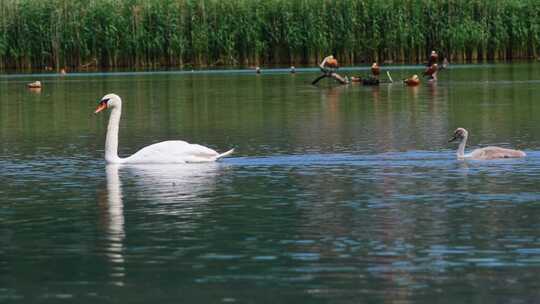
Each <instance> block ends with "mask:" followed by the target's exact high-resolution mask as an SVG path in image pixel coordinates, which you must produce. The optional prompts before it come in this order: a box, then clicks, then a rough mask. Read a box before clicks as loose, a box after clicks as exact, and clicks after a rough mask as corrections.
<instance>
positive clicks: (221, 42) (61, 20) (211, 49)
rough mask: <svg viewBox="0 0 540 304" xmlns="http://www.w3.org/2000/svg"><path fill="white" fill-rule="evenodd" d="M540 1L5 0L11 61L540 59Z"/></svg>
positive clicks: (3, 39) (0, 25)
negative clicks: (432, 52) (436, 54)
mask: <svg viewBox="0 0 540 304" xmlns="http://www.w3.org/2000/svg"><path fill="white" fill-rule="evenodd" d="M539 47H540V5H538V0H506V1H502V0H493V1H484V0H472V1H471V0H445V1H440V0H422V1H420V0H418V1H408V0H335V1H330V0H196V1H195V0H2V1H0V66H1V67H2V68H32V67H34V68H44V67H46V66H49V67H52V68H56V69H58V68H60V67H64V66H67V67H72V68H84V67H91V66H93V67H95V66H98V67H157V66H214V65H258V64H281V65H285V64H313V63H315V62H317V61H318V60H320V58H321V57H323V56H324V55H327V54H330V53H333V54H335V55H337V56H338V58H339V59H340V61H341V62H342V63H345V64H354V63H361V62H370V61H373V60H378V61H394V62H413V63H414V62H421V61H423V60H425V57H426V55H427V53H428V52H429V51H430V50H431V49H436V50H438V51H439V52H440V53H441V54H442V55H443V56H445V57H448V58H449V59H450V60H484V59H512V58H514V59H516V58H536V57H537V56H538V52H539Z"/></svg>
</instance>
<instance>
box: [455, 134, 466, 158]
mask: <svg viewBox="0 0 540 304" xmlns="http://www.w3.org/2000/svg"><path fill="white" fill-rule="evenodd" d="M467 137H468V135H467V134H465V136H463V139H462V140H461V141H460V142H459V147H458V149H457V153H456V154H457V157H458V158H465V145H466V144H467Z"/></svg>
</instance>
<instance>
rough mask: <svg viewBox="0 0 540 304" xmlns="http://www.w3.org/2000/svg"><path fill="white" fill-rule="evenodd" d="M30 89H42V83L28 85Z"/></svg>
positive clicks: (36, 82)
mask: <svg viewBox="0 0 540 304" xmlns="http://www.w3.org/2000/svg"><path fill="white" fill-rule="evenodd" d="M26 86H27V87H28V88H30V89H41V81H39V80H38V81H34V82H31V83H29V84H27V85H26Z"/></svg>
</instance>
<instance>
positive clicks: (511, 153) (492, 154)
mask: <svg viewBox="0 0 540 304" xmlns="http://www.w3.org/2000/svg"><path fill="white" fill-rule="evenodd" d="M468 136H469V132H467V130H465V129H464V128H457V129H456V130H455V131H454V136H453V137H452V138H450V139H449V140H448V142H453V141H456V140H459V147H458V150H457V152H456V155H457V158H458V159H473V160H491V159H501V158H521V157H525V156H527V154H526V153H525V152H523V151H520V150H514V149H506V148H501V147H485V148H480V149H476V150H473V151H472V152H471V153H467V154H465V145H466V143H467V138H468Z"/></svg>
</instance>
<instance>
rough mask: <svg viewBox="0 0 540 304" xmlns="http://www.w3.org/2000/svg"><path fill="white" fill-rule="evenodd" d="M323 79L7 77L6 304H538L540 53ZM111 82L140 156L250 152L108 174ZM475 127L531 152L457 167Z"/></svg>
mask: <svg viewBox="0 0 540 304" xmlns="http://www.w3.org/2000/svg"><path fill="white" fill-rule="evenodd" d="M421 69H422V67H419V66H417V67H402V68H394V69H392V70H391V72H392V76H393V77H394V78H395V79H400V78H404V77H405V76H407V75H408V74H412V73H418V72H420V71H421ZM343 73H345V74H349V75H351V74H365V73H367V71H366V70H362V71H358V70H346V71H344V72H343ZM317 75H318V74H317V73H316V72H314V71H311V72H309V71H308V72H301V73H297V74H295V75H291V74H288V73H284V72H269V71H264V72H263V74H261V75H255V74H253V73H252V72H250V73H212V72H207V73H138V74H137V73H133V74H130V73H121V74H114V73H112V74H70V75H67V76H65V77H57V76H52V75H33V76H28V75H26V76H25V75H0V185H1V187H0V198H1V199H0V202H1V203H0V229H1V230H0V302H15V303H23V302H24V303H30V302H39V303H59V302H62V301H64V302H70V303H413V302H414V303H534V302H539V301H540V221H539V219H540V151H538V150H539V149H540V121H539V118H540V99H539V94H538V92H540V64H513V65H507V64H498V65H468V66H465V65H463V66H460V65H455V66H452V68H451V69H450V70H446V71H442V72H441V73H440V75H439V78H440V80H439V82H438V83H437V84H434V85H429V84H426V83H424V84H422V85H421V86H419V87H416V88H410V87H405V86H403V85H401V84H400V83H395V84H393V85H381V86H380V87H363V86H359V85H350V86H341V87H336V86H335V85H334V84H333V83H332V82H330V81H326V80H323V81H321V83H320V86H318V87H314V86H311V85H310V84H309V82H310V81H311V80H312V79H314V78H315V77H316V76H317ZM34 80H41V81H42V82H43V84H44V88H43V89H42V91H41V92H39V93H37V92H31V91H29V90H27V89H26V88H25V84H26V83H28V82H30V81H34ZM110 92H114V93H117V94H119V95H120V96H122V98H123V100H124V107H123V110H124V113H123V116H122V122H121V127H120V149H119V152H120V154H121V156H127V155H130V154H131V153H134V152H135V151H137V150H138V149H140V148H141V147H143V146H146V145H148V144H151V143H154V142H158V141H163V140H167V139H183V140H186V141H189V142H192V143H199V144H203V145H206V146H209V147H211V148H214V149H216V150H218V151H225V150H228V149H230V148H232V147H234V148H236V153H235V154H234V155H233V157H230V158H226V159H224V160H223V161H222V162H219V163H212V164H202V165H201V164H197V165H196V164H192V165H175V166H126V167H116V166H106V164H105V162H104V159H103V154H104V142H105V132H106V125H107V119H108V114H107V113H105V114H100V115H94V114H93V110H94V109H95V107H96V105H97V102H98V100H99V99H100V98H101V96H103V95H105V94H106V93H110ZM457 127H464V128H467V129H468V130H469V133H470V138H469V148H477V147H482V146H486V145H500V146H504V147H514V148H519V149H523V150H525V151H526V152H527V153H528V157H527V158H526V159H521V160H501V161H488V162H478V161H476V162H475V161H466V162H465V161H458V160H456V157H455V149H456V148H457V146H456V144H453V143H451V144H449V143H447V140H448V139H449V138H450V137H451V135H452V132H453V130H454V129H456V128H457Z"/></svg>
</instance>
